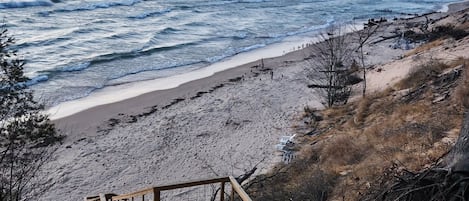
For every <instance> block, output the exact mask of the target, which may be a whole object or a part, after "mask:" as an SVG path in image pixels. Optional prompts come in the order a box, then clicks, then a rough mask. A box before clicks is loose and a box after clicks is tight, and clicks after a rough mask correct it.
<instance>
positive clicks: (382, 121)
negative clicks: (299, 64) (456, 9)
mask: <svg viewBox="0 0 469 201" xmlns="http://www.w3.org/2000/svg"><path fill="white" fill-rule="evenodd" d="M431 46H432V45H431ZM425 49H427V48H425ZM464 64H465V65H464ZM468 64H469V60H468V59H464V58H459V59H458V60H456V61H452V62H449V63H443V62H439V61H433V60H429V61H427V62H425V63H423V64H421V65H420V66H418V67H416V68H415V70H414V71H413V72H412V73H411V74H410V76H409V78H407V79H404V80H402V81H401V82H400V83H398V85H397V86H396V87H395V90H391V89H388V90H386V91H383V92H380V93H377V94H374V95H369V96H367V97H366V98H363V99H362V100H360V101H356V102H353V103H349V104H347V105H344V106H340V107H334V108H329V109H327V110H324V111H320V114H318V112H317V111H314V110H311V109H305V113H304V115H303V117H302V118H301V119H302V120H304V119H310V121H308V125H314V126H315V128H311V129H315V130H317V131H318V133H320V134H318V135H313V136H309V135H305V136H304V137H302V138H301V141H302V142H301V143H300V144H301V145H300V147H301V150H300V151H299V152H298V156H297V158H296V159H295V160H294V162H293V163H291V164H289V165H278V167H276V168H274V170H273V171H272V172H271V173H269V174H267V175H261V176H258V177H257V178H255V179H254V180H253V181H251V183H250V184H248V185H247V187H248V191H249V194H250V195H251V196H252V197H253V198H254V200H261V201H262V200H360V199H362V197H363V196H364V195H366V194H368V193H370V192H372V191H374V190H376V189H378V188H381V187H382V185H383V184H384V183H386V182H387V181H389V180H390V179H391V178H393V175H396V174H403V173H404V172H406V171H419V170H422V169H424V168H428V167H430V166H432V165H433V164H434V163H435V162H436V161H438V159H440V158H441V157H442V156H443V155H444V154H445V153H447V152H448V150H449V149H450V148H451V147H452V145H453V144H454V142H455V140H456V138H457V135H458V131H459V128H460V127H461V121H462V116H463V107H462V105H463V104H464V105H468V106H469V100H468V98H467V97H468V95H469V71H468V70H467V66H468ZM318 115H319V116H321V117H320V118H318ZM317 120H318V121H317ZM311 122H316V123H311Z"/></svg>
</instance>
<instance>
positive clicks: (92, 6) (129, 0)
mask: <svg viewBox="0 0 469 201" xmlns="http://www.w3.org/2000/svg"><path fill="white" fill-rule="evenodd" d="M140 2H142V0H121V1H111V2H97V3H89V4H85V5H78V6H73V7H68V8H61V9H56V10H51V11H43V12H39V13H38V14H39V15H41V16H47V15H50V14H52V13H68V12H78V11H88V10H96V9H103V8H111V7H116V6H133V5H135V4H137V3H140Z"/></svg>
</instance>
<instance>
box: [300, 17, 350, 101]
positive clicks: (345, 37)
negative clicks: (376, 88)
mask: <svg viewBox="0 0 469 201" xmlns="http://www.w3.org/2000/svg"><path fill="white" fill-rule="evenodd" d="M343 30H344V26H339V27H332V28H330V29H329V31H328V32H327V33H323V34H321V35H320V38H321V41H322V42H319V43H316V44H314V45H313V46H312V47H313V59H312V60H313V61H312V67H313V69H314V70H312V72H310V74H311V76H314V74H316V73H317V72H320V73H323V74H324V75H325V77H324V79H322V80H321V83H319V84H312V85H309V87H311V88H318V89H322V90H325V96H326V105H327V106H328V107H331V106H332V105H334V104H335V103H337V102H345V103H346V102H347V100H348V97H349V96H350V92H351V87H350V86H349V85H348V78H349V75H350V71H349V70H350V66H349V64H350V61H351V60H352V59H351V58H352V54H353V51H354V49H355V48H354V47H353V45H352V40H351V39H350V35H349V34H345V33H344V31H343ZM313 79H317V78H313Z"/></svg>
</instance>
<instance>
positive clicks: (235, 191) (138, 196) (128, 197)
mask: <svg viewBox="0 0 469 201" xmlns="http://www.w3.org/2000/svg"><path fill="white" fill-rule="evenodd" d="M217 183H219V184H220V188H219V189H218V190H217V191H216V192H215V193H220V194H219V195H218V198H219V200H220V201H225V199H229V201H234V200H235V198H239V199H240V200H242V201H252V200H251V198H250V197H249V196H248V194H247V193H246V192H245V191H244V189H243V188H242V187H241V185H240V184H239V183H238V181H236V179H235V178H234V177H222V178H216V179H209V180H203V181H193V182H187V183H180V184H173V185H166V186H157V187H153V188H148V189H144V190H140V191H137V192H133V193H129V194H125V195H116V196H112V197H111V198H110V199H109V198H108V197H107V196H106V198H105V200H103V199H100V200H99V201H109V200H111V201H134V200H145V199H150V200H152V201H161V193H162V192H163V191H170V190H177V189H183V188H190V187H196V186H204V185H209V184H217ZM227 183H229V184H231V192H230V195H229V196H226V195H225V194H226V192H227V191H226V189H225V185H226V184H227ZM214 196H217V195H214ZM97 197H98V196H94V197H93V198H97ZM101 197H105V196H101ZM89 198H92V197H89ZM85 200H87V199H86V198H85Z"/></svg>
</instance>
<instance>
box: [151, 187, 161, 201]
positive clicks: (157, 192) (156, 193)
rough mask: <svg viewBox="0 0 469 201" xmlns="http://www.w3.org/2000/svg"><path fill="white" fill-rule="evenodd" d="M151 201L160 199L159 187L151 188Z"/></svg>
mask: <svg viewBox="0 0 469 201" xmlns="http://www.w3.org/2000/svg"><path fill="white" fill-rule="evenodd" d="M153 201H160V189H157V188H153Z"/></svg>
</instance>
